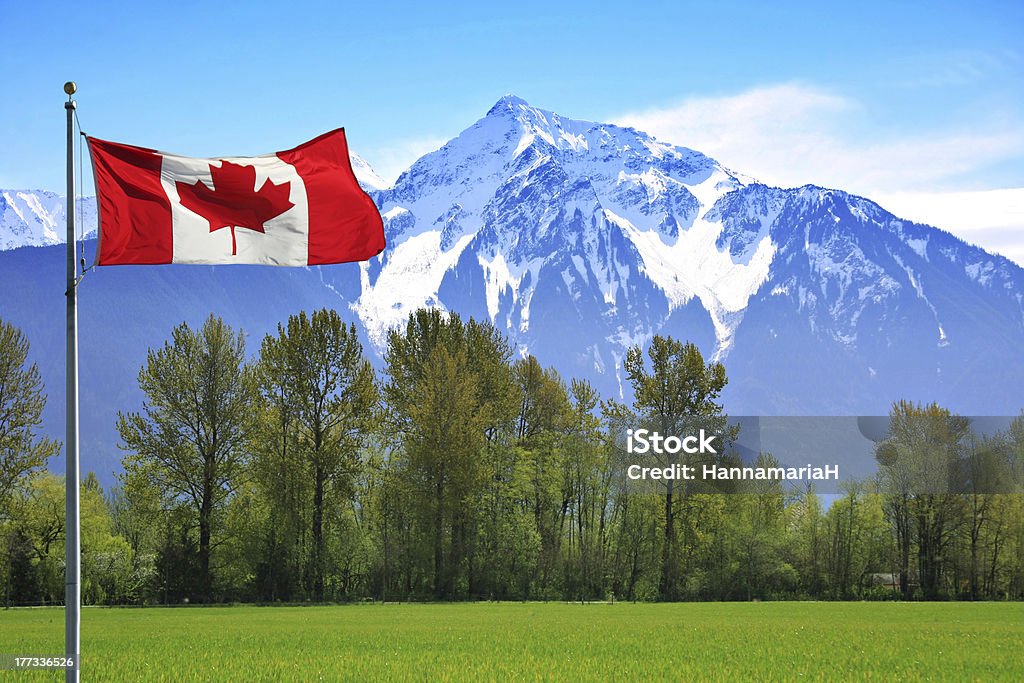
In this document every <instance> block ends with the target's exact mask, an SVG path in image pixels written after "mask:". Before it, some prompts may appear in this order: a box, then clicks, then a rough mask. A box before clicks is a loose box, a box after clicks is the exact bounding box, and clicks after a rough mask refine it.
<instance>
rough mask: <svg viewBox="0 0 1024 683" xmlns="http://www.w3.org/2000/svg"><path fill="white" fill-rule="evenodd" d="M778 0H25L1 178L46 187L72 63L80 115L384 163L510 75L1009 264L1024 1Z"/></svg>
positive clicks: (1018, 212)
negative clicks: (621, 2) (322, 148)
mask: <svg viewBox="0 0 1024 683" xmlns="http://www.w3.org/2000/svg"><path fill="white" fill-rule="evenodd" d="M779 4H781V5H783V6H782V7H779V6H777V5H776V4H775V3H753V2H749V3H727V2H715V3H706V4H694V3H680V2H673V3H642V2H639V3H629V4H628V5H625V6H622V7H617V8H614V9H609V10H598V9H596V6H595V5H594V4H593V3H576V2H568V1H566V2H561V3H547V2H544V3H531V2H519V3H516V4H514V5H502V6H498V7H483V6H480V5H479V4H477V3H451V4H448V5H447V7H446V8H443V9H438V8H434V7H429V6H427V5H426V4H421V5H412V4H395V3H388V2H377V3H363V4H362V5H361V6H359V7H354V8H347V7H346V8H342V7H340V6H339V5H338V4H337V3H323V4H310V3H301V2H286V3H273V2H253V3H246V4H244V5H242V4H239V5H237V6H227V5H224V6H219V7H218V6H213V5H214V3H208V2H206V3H192V2H181V3H160V4H153V5H152V6H150V5H148V4H135V5H133V4H127V3H126V4H114V3H96V2H92V3H88V5H86V4H84V3H76V4H67V5H64V4H61V3H25V2H19V3H17V5H16V6H13V7H7V8H5V10H4V14H3V16H4V24H5V31H4V40H3V41H2V42H0V66H2V70H0V73H2V74H3V87H2V89H0V130H2V131H4V139H3V144H2V145H0V187H3V188H42V189H51V190H58V191H59V190H61V189H62V188H63V184H64V180H63V174H64V170H63V161H64V149H63V139H64V138H63V135H64V130H63V126H64V118H63V114H64V112H63V105H62V102H63V95H62V92H61V86H62V84H63V82H64V81H65V80H67V79H69V78H72V79H74V80H76V81H77V82H78V84H79V95H78V102H79V105H78V106H79V114H80V117H81V120H82V125H83V127H84V128H85V130H86V131H87V132H89V133H90V134H92V135H96V136H98V137H104V138H109V139H114V140H119V141H123V142H128V143H134V144H139V145H144V146H150V147H157V148H161V149H165V150H168V151H175V152H179V153H183V154H189V155H195V156H216V155H222V154H224V155H226V154H231V155H244V154H260V153H265V152H268V151H273V150H276V149H282V148H285V147H290V146H292V145H294V144H297V143H299V142H301V141H303V140H305V139H307V138H310V137H313V136H314V135H316V134H318V133H321V132H323V131H325V130H328V129H331V128H334V127H337V126H339V125H344V126H346V128H347V129H348V132H349V138H350V142H351V145H352V147H353V148H354V149H355V150H356V151H358V152H359V153H360V154H361V155H362V156H363V157H365V158H366V159H367V160H368V161H369V162H370V163H371V165H372V166H374V168H376V169H377V170H378V172H379V173H380V174H381V175H382V176H384V177H385V179H387V180H391V179H393V178H394V176H396V175H397V173H398V172H399V171H401V170H402V169H404V168H405V167H406V166H407V165H408V164H409V163H411V162H412V161H413V160H414V159H415V158H417V157H418V156H419V155H420V154H422V153H424V152H427V151H430V150H431V149H433V148H436V147H437V146H439V145H440V144H441V143H443V142H444V141H445V140H446V139H448V138H450V137H452V136H454V135H455V134H457V133H458V132H459V131H461V130H462V129H464V128H466V127H467V126H469V125H470V124H472V123H473V122H474V121H475V120H476V119H478V118H479V117H481V116H482V115H483V114H484V113H485V112H486V111H487V109H488V108H489V107H490V106H491V105H492V104H493V103H494V101H495V100H497V99H498V98H499V97H500V96H501V95H502V94H504V93H506V92H512V93H515V94H517V95H519V96H521V97H523V98H525V99H526V100H528V101H529V102H530V103H531V104H534V105H535V106H539V107H542V108H545V109H551V110H554V111H557V112H559V113H561V114H562V115H564V116H568V117H572V118H580V119H589V120H598V121H614V122H622V123H628V124H630V125H636V126H637V127H640V128H643V129H647V130H648V131H649V132H652V133H653V134H655V135H656V136H657V137H659V138H660V139H663V140H667V141H669V142H674V143H676V144H680V145H685V146H689V147H693V148H695V149H699V150H701V151H703V152H706V153H708V154H710V155H711V156H713V157H715V158H717V159H719V160H720V161H721V162H722V163H724V164H725V165H727V166H729V167H731V168H733V169H735V170H738V171H741V172H744V173H747V174H750V175H753V176H755V177H757V178H759V179H762V180H765V181H767V182H771V183H774V184H779V185H796V184H802V183H805V182H815V183H818V184H823V185H830V186H834V187H841V188H844V189H849V190H851V191H854V192H857V193H859V194H865V195H867V196H869V197H871V198H873V199H876V200H879V201H881V203H882V204H883V205H884V206H886V207H887V208H890V209H893V210H895V211H896V213H898V214H900V215H904V216H907V217H910V218H918V219H921V220H927V221H928V222H931V223H933V224H937V225H939V226H940V227H945V228H947V229H951V230H953V231H954V232H958V233H959V234H961V235H962V236H964V237H966V238H967V239H969V240H971V241H974V242H977V243H980V244H982V245H983V246H988V247H990V248H993V249H997V250H999V251H1002V252H1003V253H1006V254H1007V255H1009V256H1012V257H1014V258H1016V259H1017V260H1018V262H1022V263H1024V237H1022V233H1024V190H1022V189H1021V188H1024V40H1022V36H1024V3H1019V2H980V3H972V4H970V5H968V4H966V3H941V2H929V3H923V2H922V3H889V2H864V3H860V4H858V5H855V6H854V5H849V4H845V3H844V4H839V3H833V4H828V3H822V2H814V3H799V2H790V3H779Z"/></svg>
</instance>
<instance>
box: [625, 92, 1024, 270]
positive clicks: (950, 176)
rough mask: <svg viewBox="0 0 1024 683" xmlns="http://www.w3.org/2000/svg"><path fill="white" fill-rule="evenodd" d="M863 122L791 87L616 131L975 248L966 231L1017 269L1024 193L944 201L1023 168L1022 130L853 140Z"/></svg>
mask: <svg viewBox="0 0 1024 683" xmlns="http://www.w3.org/2000/svg"><path fill="white" fill-rule="evenodd" d="M867 119H868V112H867V105H866V104H864V103H861V102H858V101H856V100H854V99H852V98H850V97H847V96H844V95H841V94H837V93H834V92H829V91H826V90H823V89H820V88H815V87H811V86H808V85H804V84H799V83H788V84H780V85H771V86H765V87H759V88H754V89H751V90H747V91H744V92H741V93H738V94H733V95H727V96H723V97H699V98H690V99H686V100H683V101H682V102H680V103H678V104H676V105H673V106H667V107H662V108H656V109H647V110H643V111H637V112H628V113H625V114H622V115H621V116H618V117H616V122H617V123H621V124H623V125H629V126H633V127H635V128H638V129H640V130H643V131H646V132H648V133H651V134H652V135H655V136H656V137H658V138H659V139H661V140H664V141H666V142H671V143H674V144H678V145H684V146H686V147H691V148H693V149H696V150H699V151H701V152H704V153H705V154H708V155H710V156H711V157H713V158H715V159H717V160H718V161H720V162H721V163H723V164H725V165H726V166H728V167H729V168H732V169H734V170H736V171H738V172H742V173H745V174H749V175H752V176H754V177H755V178H757V179H758V180H760V181H763V182H766V183H769V184H773V185H779V186H782V187H793V186H799V185H803V184H806V183H814V184H816V185H824V186H826V187H836V188H841V189H844V190H847V191H850V192H854V193H856V194H860V195H863V196H866V197H869V198H871V199H874V200H876V201H880V202H881V203H883V205H886V206H887V208H889V209H890V210H891V211H893V212H894V213H896V214H897V215H901V216H902V217H904V218H909V219H913V220H917V221H920V222H925V223H929V224H931V225H936V226H938V227H941V228H945V229H947V230H949V231H951V232H954V233H956V234H958V235H960V236H962V237H963V238H965V239H968V240H972V241H977V240H973V239H972V237H971V235H972V231H973V234H974V236H975V237H978V236H979V235H982V234H984V235H985V240H986V242H987V244H986V243H981V242H979V243H981V245H982V246H985V247H986V248H996V246H995V245H997V244H998V245H999V247H998V249H997V250H998V251H1000V253H1003V254H1006V255H1007V256H1010V257H1011V258H1015V260H1017V262H1018V263H1024V230H1022V228H1024V217H1022V215H1021V211H1020V204H1019V203H1017V202H1019V199H1017V198H1018V197H1020V196H1021V195H1020V194H1019V193H1022V192H1024V189H1021V190H1016V189H1011V190H1005V191H1004V194H998V193H997V194H985V193H982V194H979V193H968V192H945V191H943V190H944V189H945V188H948V187H950V186H957V185H960V186H962V184H963V183H964V182H966V181H969V180H974V182H973V183H972V184H974V186H977V182H976V180H975V179H972V175H975V174H980V172H982V171H984V170H985V169H987V168H989V167H991V166H992V165H994V164H997V163H1000V162H1005V161H1007V160H1020V159H1021V158H1024V126H1022V125H1019V122H1010V123H1011V124H1013V125H1003V126H1000V127H993V126H980V125H976V126H972V127H971V128H969V129H954V130H939V131H921V132H917V133H915V134H914V135H912V136H907V135H898V136H897V135H891V134H890V135H886V134H885V133H884V132H883V133H881V134H879V133H877V132H873V133H872V134H871V136H870V137H866V136H863V135H862V136H860V137H858V135H857V134H855V133H852V132H851V131H856V130H863V129H865V128H866V126H865V124H864V122H865V121H866V120H867ZM965 179H966V180H965ZM1005 193H1009V194H1005ZM986 202H987V203H986ZM988 244H991V245H993V246H992V247H989V246H988ZM1011 254H1012V256H1011Z"/></svg>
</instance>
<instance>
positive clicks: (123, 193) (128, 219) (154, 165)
mask: <svg viewBox="0 0 1024 683" xmlns="http://www.w3.org/2000/svg"><path fill="white" fill-rule="evenodd" d="M88 140H89V149H90V151H91V152H92V164H93V175H94V176H95V177H96V196H97V197H99V198H100V201H99V221H100V225H99V231H98V232H99V238H100V239H99V256H98V258H97V260H96V263H97V264H98V265H101V266H102V265H107V264H111V263H117V264H150V263H170V262H171V259H172V258H173V256H174V248H173V232H172V227H171V203H170V201H169V200H168V199H167V194H166V193H165V192H164V189H163V187H162V186H161V185H160V167H161V164H162V163H163V157H161V156H160V154H158V153H157V152H155V151H154V150H151V149H145V148H143V147H133V146H131V145H122V144H120V143H117V142H108V141H106V140H98V139H96V138H88Z"/></svg>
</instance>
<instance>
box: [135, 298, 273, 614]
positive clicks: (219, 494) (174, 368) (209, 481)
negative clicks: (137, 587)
mask: <svg viewBox="0 0 1024 683" xmlns="http://www.w3.org/2000/svg"><path fill="white" fill-rule="evenodd" d="M139 386H140V388H141V389H142V391H143V392H144V393H145V395H146V401H145V403H144V404H143V408H142V412H141V413H128V414H119V417H118V424H117V428H118V432H119V433H120V435H121V440H122V441H123V448H124V450H126V451H128V453H129V455H128V456H126V458H125V459H124V467H125V476H126V478H127V479H129V480H131V479H148V480H149V481H151V482H153V483H154V484H155V485H156V487H157V488H158V490H159V491H160V493H161V495H162V496H163V497H164V498H166V499H168V500H172V501H181V502H183V503H185V504H186V505H187V506H189V508H191V511H192V512H193V513H194V515H195V520H196V526H198V543H197V551H196V561H197V563H198V566H197V577H198V578H197V583H196V585H195V586H194V588H195V591H194V599H199V600H209V599H211V598H212V597H213V596H212V591H213V569H212V566H211V554H212V548H213V546H214V544H215V543H216V539H215V536H216V534H217V533H218V532H219V531H220V529H219V528H218V522H219V513H220V511H221V510H222V508H223V507H224V505H225V504H226V503H227V501H228V499H229V498H230V496H231V494H232V492H233V491H234V489H235V487H236V486H237V485H238V483H239V481H240V479H241V478H242V477H243V475H244V472H245V470H246V467H247V455H248V454H247V451H246V449H245V446H246V442H247V439H248V438H249V434H250V432H251V431H252V429H253V423H254V419H255V418H254V415H255V410H254V408H255V406H254V396H255V382H254V377H253V373H252V371H251V370H250V368H249V367H248V366H247V365H246V364H245V341H244V338H243V336H242V335H241V334H235V332H234V331H233V330H232V329H231V328H230V327H229V326H228V325H226V324H225V323H224V321H223V320H221V319H220V318H217V317H215V316H212V315H211V316H210V317H209V318H208V319H207V320H206V322H205V323H204V324H203V326H202V328H201V329H199V330H193V329H191V328H190V327H189V326H188V324H186V323H182V324H181V325H179V326H177V327H176V328H174V330H173V331H172V333H171V340H170V341H169V342H167V343H165V344H164V347H163V348H162V349H159V350H157V351H150V352H149V354H148V356H147V360H146V365H145V366H143V368H142V369H141V370H140V371H139Z"/></svg>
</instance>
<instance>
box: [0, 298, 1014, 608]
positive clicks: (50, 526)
mask: <svg viewBox="0 0 1024 683" xmlns="http://www.w3.org/2000/svg"><path fill="white" fill-rule="evenodd" d="M2 344H6V346H0V350H2V352H0V358H2V359H3V363H0V410H2V411H3V412H2V413H0V456H2V458H3V460H2V461H0V462H2V465H3V469H2V471H0V486H3V488H0V496H2V504H3V507H2V508H0V539H2V542H3V549H4V552H3V554H2V560H0V580H2V581H3V586H4V591H5V592H4V595H5V599H6V601H7V602H8V604H11V603H31V602H48V601H50V602H52V601H58V600H59V599H60V597H61V596H62V594H63V583H62V576H63V482H62V480H61V479H60V478H58V477H56V476H53V475H51V474H48V473H45V472H43V471H41V466H42V464H43V463H44V462H45V460H46V458H47V457H48V456H49V455H52V454H53V453H54V452H55V451H56V450H57V448H58V445H57V444H54V443H53V442H51V441H48V440H46V439H40V438H38V437H36V436H35V430H36V428H37V427H38V424H39V421H40V414H41V410H42V405H43V402H44V399H43V396H42V388H41V385H40V382H39V377H38V372H37V370H36V369H35V367H34V366H28V365H27V364H26V362H27V361H26V359H27V342H26V341H25V340H24V337H23V336H21V335H20V333H18V332H17V331H16V330H14V328H12V327H10V326H9V325H3V324H2V323H0V345H2ZM9 348H10V349H14V352H11V351H8V349H9ZM624 369H625V372H626V375H627V377H628V378H629V381H630V383H631V385H632V389H633V397H634V398H633V401H632V404H631V405H626V404H622V403H619V402H616V401H613V400H601V398H600V396H599V395H598V394H597V392H596V391H595V390H594V389H593V387H591V386H590V385H589V384H588V383H587V382H586V381H585V380H576V379H573V380H571V381H569V382H568V383H566V382H565V381H563V380H562V378H560V377H559V375H558V374H557V373H556V372H555V371H554V370H552V369H545V368H543V367H542V366H541V365H540V364H539V363H538V361H537V360H536V359H535V358H533V357H530V356H528V357H525V358H520V359H513V353H512V349H511V348H510V347H509V344H508V343H507V341H506V340H505V339H504V338H503V336H502V335H501V334H500V333H499V332H498V331H496V330H495V328H494V327H492V326H491V325H490V324H488V323H481V322H478V321H475V320H473V319H470V320H468V321H463V320H462V319H461V318H460V317H459V316H457V315H454V314H452V315H446V314H442V313H440V312H438V311H436V310H420V311H417V312H416V313H415V314H413V315H411V316H410V318H409V320H408V322H407V324H406V325H405V327H404V328H402V329H396V330H393V331H391V332H390V333H389V336H388V340H387V349H386V354H385V358H384V369H383V372H382V373H381V374H380V375H379V376H378V375H377V373H376V372H375V371H374V369H373V367H372V366H371V365H370V364H369V362H368V361H367V360H366V358H365V357H364V355H363V350H362V348H361V345H360V342H359V340H358V337H357V334H356V330H355V328H354V327H353V326H351V325H345V324H344V323H343V321H342V320H341V318H340V316H339V315H338V314H337V313H336V312H334V311H329V310H321V311H317V312H315V313H313V314H312V315H307V314H305V313H300V314H298V315H296V316H292V317H291V318H290V319H289V320H288V322H287V324H286V325H281V326H279V328H278V330H277V333H276V334H274V335H268V336H267V337H266V338H264V339H263V341H262V345H261V348H260V349H259V353H258V354H257V355H256V357H255V358H254V359H252V360H249V359H248V356H247V353H246V349H245V344H244V336H243V335H242V334H241V333H240V332H238V333H236V332H235V331H234V330H232V329H231V328H230V327H228V326H227V325H225V324H224V322H223V321H222V320H220V319H218V318H216V317H213V316H211V317H210V318H209V319H208V320H207V321H206V322H205V324H204V325H202V327H201V328H199V329H193V328H191V327H189V326H188V325H185V324H182V325H180V326H178V327H177V328H175V330H174V331H173V332H172V334H171V338H170V339H169V340H168V341H167V342H166V343H165V344H164V346H163V347H162V348H160V349H155V350H152V351H151V352H150V353H149V356H148V358H147V361H146V364H145V365H144V367H143V368H142V370H141V371H140V373H139V383H140V387H141V388H142V390H143V391H144V393H145V396H146V400H145V402H144V404H143V406H142V408H141V410H140V411H138V412H129V413H124V414H121V415H120V416H119V420H118V425H117V426H118V431H119V433H120V435H121V440H122V447H123V449H124V451H125V456H124V460H123V464H124V472H123V474H122V475H120V476H119V486H118V487H116V488H115V489H114V490H112V491H110V492H108V493H107V494H106V495H104V493H103V492H102V491H101V489H100V487H99V486H98V484H97V482H96V479H95V477H92V476H91V475H90V476H89V477H88V478H87V479H86V481H85V482H84V483H83V485H82V486H83V489H82V519H83V529H82V546H83V595H84V597H85V599H86V600H87V601H88V602H107V603H147V602H161V603H180V602H183V601H186V600H187V601H193V602H195V601H200V602H207V601H224V600H233V601H265V602H276V601H307V600H311V601H321V600H352V599H361V598H375V599H385V600H407V599H571V600H576V599H606V598H610V597H615V598H619V599H642V600H656V599H662V600H679V599H702V600H735V599H740V600H746V599H754V598H832V599H845V598H894V597H904V598H914V597H922V598H929V599H938V598H971V599H980V598H996V599H1021V598H1024V496H1021V495H1019V493H1012V492H1011V491H1014V490H1015V491H1018V492H1019V490H1020V489H1019V482H1020V467H1021V464H1022V463H1024V417H1022V418H1020V419H1018V420H1017V421H1015V423H1014V425H1013V428H1012V429H1011V430H1010V431H1009V432H1007V433H1005V434H1001V435H998V436H996V437H993V438H990V439H985V440H980V441H979V440H977V439H975V438H974V437H973V435H972V434H971V433H970V430H969V429H968V425H967V423H966V421H964V420H963V419H962V418H958V417H956V416H953V415H951V414H950V413H949V412H948V411H946V410H943V409H941V408H939V407H937V406H917V405H913V404H909V403H898V404H896V405H895V406H894V408H893V414H892V427H891V429H890V435H889V439H888V440H887V441H886V442H885V443H884V444H883V445H882V446H881V447H880V448H879V455H878V458H879V463H880V466H881V467H880V469H881V472H882V475H881V476H879V477H878V478H876V479H874V480H872V481H870V482H861V483H851V484H850V485H849V486H848V488H847V490H846V493H845V494H844V495H843V496H840V497H835V499H834V500H830V501H823V500H822V498H821V497H819V496H817V495H815V494H814V493H813V491H810V490H802V491H789V490H786V489H785V488H784V487H783V486H782V485H781V484H780V483H779V482H775V481H762V482H757V483H756V486H751V487H749V488H746V489H744V490H743V492H741V493H737V494H736V495H714V494H708V493H701V492H700V491H699V489H695V488H692V487H679V486H676V485H670V486H669V488H667V490H666V491H664V492H662V494H660V495H652V494H645V493H638V492H631V491H630V490H628V488H624V487H622V486H621V485H620V481H621V478H622V472H621V471H620V470H621V467H620V466H619V465H618V463H619V459H617V458H616V457H614V449H615V448H616V447H617V446H616V443H615V438H614V437H615V432H616V429H615V428H614V426H615V425H619V424H622V423H623V422H634V421H636V420H646V421H648V422H649V423H651V424H652V425H656V426H657V425H660V426H661V427H662V429H663V430H664V431H670V430H671V428H672V426H674V425H678V421H679V420H680V419H681V418H684V417H685V418H688V419H692V418H694V417H696V418H699V419H703V420H710V421H712V422H715V423H716V424H720V425H724V416H723V415H722V406H721V404H720V402H719V396H720V393H721V391H722V389H723V388H724V387H725V385H726V382H727V378H726V374H725V370H724V368H723V367H722V365H721V364H718V363H713V362H712V363H708V362H705V360H704V358H703V357H702V356H701V354H700V352H699V350H698V349H697V348H696V347H695V346H694V345H692V344H683V343H681V342H678V341H676V340H673V339H667V338H661V337H656V338H655V339H654V340H653V342H652V344H651V346H650V348H649V349H648V351H647V353H646V356H645V355H644V354H643V353H642V352H641V349H639V348H634V349H632V350H631V351H630V352H629V354H628V355H627V358H626V361H625V364H624ZM12 378H14V379H12ZM10 387H15V390H13V391H12V390H11V389H10ZM11 415H18V416H19V417H18V418H17V420H14V421H12V419H11V418H10V417H9V416H11ZM19 420H20V421H19ZM11 425H14V426H13V427H11ZM723 457H725V458H730V457H734V456H723ZM979 458H987V459H988V460H993V458H994V461H995V462H996V464H997V465H998V466H994V465H992V462H988V461H986V466H985V468H984V469H985V472H987V473H991V472H998V475H999V477H1000V481H1001V482H1003V483H1004V484H1006V486H1004V488H1002V489H1000V488H998V487H993V486H992V485H991V482H988V483H987V484H986V485H985V486H982V487H981V488H979V489H978V491H977V492H972V491H961V492H958V493H948V492H935V493H921V491H922V490H926V489H923V488H922V487H921V486H919V485H918V484H919V482H918V481H917V480H918V479H919V478H920V477H921V476H923V475H924V474H926V473H929V472H933V471H935V470H936V469H944V470H947V471H948V470H949V468H950V467H952V466H954V465H955V466H957V467H960V466H962V465H963V463H971V462H975V461H977V460H979ZM759 459H760V464H764V465H770V464H771V463H772V462H773V458H772V456H771V455H770V454H761V456H760V458H759ZM978 480H979V478H978V477H975V478H974V479H972V481H978ZM1014 487H1018V488H1016V489H1015V488H1014ZM994 490H1005V491H1007V493H991V491H994ZM826 502H828V503H829V504H828V505H826Z"/></svg>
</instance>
